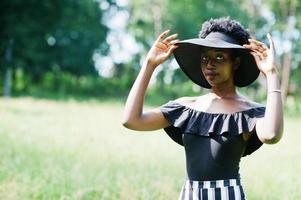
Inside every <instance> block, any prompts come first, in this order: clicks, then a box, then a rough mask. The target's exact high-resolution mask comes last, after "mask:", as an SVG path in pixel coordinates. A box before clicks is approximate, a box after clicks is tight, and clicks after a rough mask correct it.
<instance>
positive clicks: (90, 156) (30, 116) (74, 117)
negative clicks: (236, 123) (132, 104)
mask: <svg viewBox="0 0 301 200" xmlns="http://www.w3.org/2000/svg"><path fill="white" fill-rule="evenodd" d="M122 109H123V105H122V104H121V103H118V102H98V101H93V100H87V101H81V102H78V101H72V100H69V101H51V100H36V99H31V98H16V99H3V98H2V99H0V124H1V126H0V136H1V140H0V199H5V200H10V199H22V200H23V199H41V200H56V199H58V200H70V199H72V200H73V199H74V200H90V199H103V200H118V199H122V200H135V199H141V200H154V199H156V200H169V199H177V197H178V195H179V192H180V189H181V186H182V183H183V181H184V179H185V165H184V164H185V163H184V162H185V158H184V151H183V148H182V147H180V146H178V145H176V143H174V142H173V141H171V140H170V139H169V138H168V136H167V135H166V134H165V133H164V132H163V130H159V131H153V132H136V131H131V130H127V129H125V128H124V127H123V126H122V125H121V124H120V120H121V114H122ZM300 122H301V117H300V118H296V117H286V118H285V135H284V138H283V139H282V140H281V141H280V143H278V144H277V145H264V146H263V147H262V148H261V149H260V150H258V151H257V152H256V153H254V154H252V155H251V156H248V157H246V158H243V159H242V162H241V176H242V180H243V184H244V186H245V190H246V193H247V196H248V199H249V200H253V199H254V200H257V199H258V200H261V199H262V200H264V199H268V200H298V199H301V159H300V158H299V155H301V145H299V141H300V140H301V134H300V133H299V132H300V130H298V128H299V127H300Z"/></svg>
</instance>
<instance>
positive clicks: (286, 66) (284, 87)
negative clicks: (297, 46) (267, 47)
mask: <svg viewBox="0 0 301 200" xmlns="http://www.w3.org/2000/svg"><path fill="white" fill-rule="evenodd" d="M291 61H292V57H291V51H289V52H287V53H285V54H284V56H283V64H282V67H283V68H282V81H281V91H282V102H283V103H284V102H285V100H286V97H287V94H288V88H289V78H290V72H291Z"/></svg>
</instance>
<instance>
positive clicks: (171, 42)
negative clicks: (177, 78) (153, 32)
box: [146, 30, 179, 67]
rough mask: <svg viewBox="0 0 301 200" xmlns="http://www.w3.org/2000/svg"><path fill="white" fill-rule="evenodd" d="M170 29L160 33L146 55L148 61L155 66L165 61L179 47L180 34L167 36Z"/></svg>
mask: <svg viewBox="0 0 301 200" xmlns="http://www.w3.org/2000/svg"><path fill="white" fill-rule="evenodd" d="M169 32H170V30H166V31H164V32H163V33H161V34H160V35H159V37H158V38H157V40H156V41H155V43H154V44H153V46H152V47H151V49H150V51H149V52H148V54H147V56H146V61H147V63H148V64H150V65H152V66H153V67H157V66H158V65H160V64H161V63H163V62H164V61H166V60H167V59H168V58H169V57H170V55H171V54H172V53H173V51H174V50H175V49H176V48H177V47H178V46H177V45H176V43H177V42H178V41H179V40H178V39H176V38H177V36H178V34H173V35H171V36H168V37H166V36H167V34H168V33H169Z"/></svg>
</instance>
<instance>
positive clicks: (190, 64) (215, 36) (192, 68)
mask: <svg viewBox="0 0 301 200" xmlns="http://www.w3.org/2000/svg"><path fill="white" fill-rule="evenodd" d="M177 45H178V48H176V49H175V51H174V56H175V59H176V61H177V62H178V64H179V66H180V68H181V69H182V71H183V72H184V73H185V74H186V75H187V76H188V78H190V79H191V80H192V81H193V82H194V83H196V84H198V85H200V86H202V87H204V88H211V85H210V84H209V83H208V82H207V80H206V79H205V77H204V75H203V73H202V70H201V50H202V48H204V47H209V48H217V49H233V50H234V51H235V55H237V56H238V57H240V66H239V67H238V69H236V70H235V74H234V85H236V86H238V87H244V86H247V85H249V84H251V83H252V82H254V81H255V80H256V79H257V77H258V75H259V73H260V71H259V69H258V67H257V64H256V61H255V59H254V57H253V56H252V54H251V53H250V52H249V50H248V49H246V48H245V47H243V46H242V45H240V44H239V42H237V41H236V40H235V39H234V38H233V37H231V36H229V35H227V34H225V33H221V32H211V33H210V34H208V35H207V36H206V37H205V38H194V39H188V40H182V41H180V42H178V43H177Z"/></svg>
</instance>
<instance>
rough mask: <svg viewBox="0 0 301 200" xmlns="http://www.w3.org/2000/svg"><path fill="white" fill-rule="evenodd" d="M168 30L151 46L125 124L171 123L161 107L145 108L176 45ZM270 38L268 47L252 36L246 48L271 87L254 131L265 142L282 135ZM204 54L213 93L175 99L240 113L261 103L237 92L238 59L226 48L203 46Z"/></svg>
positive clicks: (211, 109) (208, 109)
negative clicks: (159, 70)
mask: <svg viewBox="0 0 301 200" xmlns="http://www.w3.org/2000/svg"><path fill="white" fill-rule="evenodd" d="M169 32H170V31H169V30H168V31H165V32H163V33H162V34H161V35H160V36H159V37H158V38H157V40H156V41H155V43H154V44H153V46H152V47H151V49H150V51H149V52H148V54H147V56H146V59H145V61H144V63H143V65H142V67H141V71H140V72H139V74H138V76H137V79H136V81H135V82H134V85H133V86H132V89H131V91H130V93H129V96H128V98H127V101H126V104H125V109H124V114H123V119H122V124H123V125H124V126H125V127H127V128H129V129H132V130H139V131H152V130H157V129H162V128H165V127H167V126H170V124H169V122H168V121H167V120H166V119H165V117H164V116H163V114H162V113H161V111H160V107H158V108H156V109H152V110H150V111H147V112H144V111H143V104H144V97H145V93H146V90H147V87H148V84H149V81H150V79H151V76H152V74H153V72H154V70H155V68H156V67H158V66H159V65H160V64H161V63H163V62H164V61H166V60H167V59H168V58H169V57H170V56H171V54H172V53H173V51H174V50H175V49H176V48H177V45H176V43H177V41H178V40H177V39H176V38H177V34H173V35H171V36H168V34H169ZM268 39H269V41H270V47H269V48H268V47H267V46H266V45H265V44H263V43H261V42H260V41H257V40H255V39H251V40H250V44H247V45H244V47H245V48H247V49H249V50H250V52H251V54H252V55H253V56H254V58H255V60H256V63H257V66H258V68H259V70H260V71H261V72H262V73H263V74H264V75H265V76H266V79H267V86H268V90H269V91H268V94H267V101H266V113H265V117H263V118H260V119H259V120H258V121H257V124H256V130H254V131H256V133H257V135H258V138H259V139H260V140H261V141H262V142H263V143H267V144H274V143H276V142H278V141H279V140H280V138H281V137H282V132H283V111H282V102H281V95H280V93H279V92H275V90H278V89H279V87H280V85H279V76H278V72H277V68H276V65H275V48H274V43H273V40H272V38H271V36H270V35H268ZM202 55H203V57H202V64H201V69H202V72H203V73H204V76H205V78H206V80H207V81H208V83H209V84H210V85H211V87H212V89H211V92H210V93H208V94H206V95H203V96H199V97H182V98H179V99H177V100H175V101H176V102H178V103H181V104H183V105H186V106H189V107H191V108H193V109H196V110H201V111H206V112H212V113H229V112H238V111H242V110H246V109H250V108H252V107H258V104H256V103H255V102H251V101H249V100H248V99H247V98H245V97H243V96H242V95H240V94H238V92H237V91H236V88H235V85H234V83H233V76H234V71H235V69H237V67H239V62H240V60H239V58H235V59H230V58H231V57H232V54H231V51H228V50H226V49H223V50H221V49H213V48H208V49H204V51H203V53H202ZM202 55H200V56H202ZM221 57H223V58H221ZM206 58H207V60H206ZM220 59H222V61H221V60H220ZM244 135H247V133H246V134H244ZM247 138H248V137H247ZM247 138H245V139H247Z"/></svg>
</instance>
